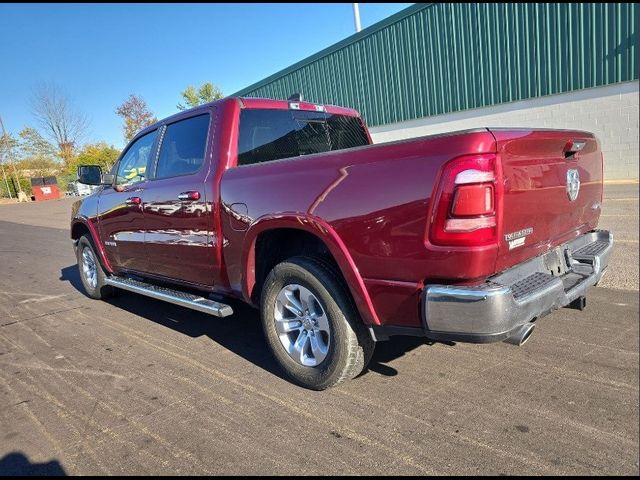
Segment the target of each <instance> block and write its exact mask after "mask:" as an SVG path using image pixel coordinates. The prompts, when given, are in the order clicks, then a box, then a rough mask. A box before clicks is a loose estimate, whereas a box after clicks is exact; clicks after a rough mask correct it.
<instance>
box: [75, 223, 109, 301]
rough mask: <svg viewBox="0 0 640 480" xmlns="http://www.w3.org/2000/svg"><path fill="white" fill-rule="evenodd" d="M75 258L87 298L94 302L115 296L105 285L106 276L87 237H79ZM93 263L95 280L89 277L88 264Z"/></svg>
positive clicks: (91, 242)
mask: <svg viewBox="0 0 640 480" xmlns="http://www.w3.org/2000/svg"><path fill="white" fill-rule="evenodd" d="M76 258H77V260H78V270H79V271H80V280H81V281H82V286H83V287H84V289H85V292H86V293H87V296H89V297H91V298H94V299H96V300H101V299H102V300H104V299H106V298H109V297H112V296H113V295H114V294H115V289H114V288H113V287H112V286H111V285H105V283H104V279H105V277H106V274H105V273H104V270H103V269H102V265H101V264H100V260H99V257H98V255H97V254H96V249H95V247H94V246H93V241H92V240H91V237H89V236H88V235H84V236H82V237H80V240H78V247H77V248H76ZM91 261H93V264H94V268H95V278H92V276H91V275H90V273H89V272H90V270H91V267H90V265H89V264H90V263H91Z"/></svg>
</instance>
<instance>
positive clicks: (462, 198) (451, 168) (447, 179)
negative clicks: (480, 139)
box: [430, 155, 496, 246]
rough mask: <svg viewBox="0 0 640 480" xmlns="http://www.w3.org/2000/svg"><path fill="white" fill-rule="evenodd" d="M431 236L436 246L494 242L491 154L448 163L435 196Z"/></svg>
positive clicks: (462, 158) (494, 217)
mask: <svg viewBox="0 0 640 480" xmlns="http://www.w3.org/2000/svg"><path fill="white" fill-rule="evenodd" d="M434 200H435V201H436V206H435V209H434V211H433V216H432V223H431V231H430V239H431V242H432V243H434V244H436V245H455V246H476V245H488V244H490V243H494V242H495V241H496V173H495V156H494V155H474V156H467V157H461V158H458V159H456V160H453V161H451V162H449V163H448V164H447V165H446V166H445V168H444V170H443V173H442V175H441V178H440V185H439V189H438V193H437V194H436V196H435V197H434Z"/></svg>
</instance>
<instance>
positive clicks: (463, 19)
mask: <svg viewBox="0 0 640 480" xmlns="http://www.w3.org/2000/svg"><path fill="white" fill-rule="evenodd" d="M638 17H639V14H638V6H637V5H636V4H634V3H606V4H602V3H507V4H505V3H502V4H501V3H431V4H416V5H414V6H412V7H409V8H407V9H405V10H403V11H402V12H399V13H398V14H396V15H394V16H392V17H389V18H388V19H386V20H384V21H382V22H379V23H377V24H375V25H373V26H371V27H369V28H367V29H365V30H363V31H362V32H360V33H357V34H355V35H353V36H351V37H349V38H347V39H345V40H343V41H342V42H339V43H337V44H335V45H333V46H332V47H329V48H328V49H326V50H323V51H321V52H318V53H317V54H315V55H313V56H311V57H309V58H307V59H305V60H303V61H301V62H298V63H296V64H295V65H292V66H291V67H289V68H287V69H285V70H283V71H281V72H278V73H276V74H274V75H271V76H270V77H268V78H266V79H264V80H262V81H260V82H258V83H256V84H254V85H251V86H249V87H247V88H245V89H243V90H241V91H239V92H237V93H236V94H235V95H240V96H247V97H267V98H280V99H286V98H287V97H288V96H289V95H291V94H292V93H295V92H302V93H303V95H304V98H305V100H309V101H311V102H316V103H327V104H335V105H343V106H348V107H353V108H355V109H357V110H358V111H359V112H360V113H361V114H362V116H363V117H364V118H365V120H366V121H367V123H368V124H369V125H371V126H375V125H382V124H387V123H395V122H400V121H405V120H411V119H415V118H421V117H425V116H431V115H439V114H443V113H451V112H456V111H460V110H467V109H470V108H479V107H486V106H490V105H495V104H499V103H504V102H513V101H517V100H525V99H528V98H534V97H541V96H545V95H553V94H557V93H563V92H570V91H574V90H580V89H584V88H590V87H597V86H602V85H608V84H612V83H618V82H625V81H630V80H635V79H638V59H637V56H638V32H637V26H638V22H639V18H638Z"/></svg>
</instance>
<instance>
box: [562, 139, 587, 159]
mask: <svg viewBox="0 0 640 480" xmlns="http://www.w3.org/2000/svg"><path fill="white" fill-rule="evenodd" d="M586 144H587V141H586V140H569V141H568V142H567V144H566V145H565V146H564V158H569V157H572V156H573V155H575V154H576V153H578V152H579V151H580V150H582V149H583V148H584V147H585V145H586Z"/></svg>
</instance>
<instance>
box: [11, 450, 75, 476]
mask: <svg viewBox="0 0 640 480" xmlns="http://www.w3.org/2000/svg"><path fill="white" fill-rule="evenodd" d="M0 475H2V476H7V477H9V476H11V477H13V476H15V477H18V476H19V477H24V476H51V477H61V476H66V475H67V472H65V471H64V468H62V465H60V462H58V461H57V460H52V461H50V462H47V463H31V462H30V461H29V459H28V458H27V457H26V456H25V455H24V454H23V453H19V452H12V453H9V454H7V455H5V456H4V457H2V458H0Z"/></svg>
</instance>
